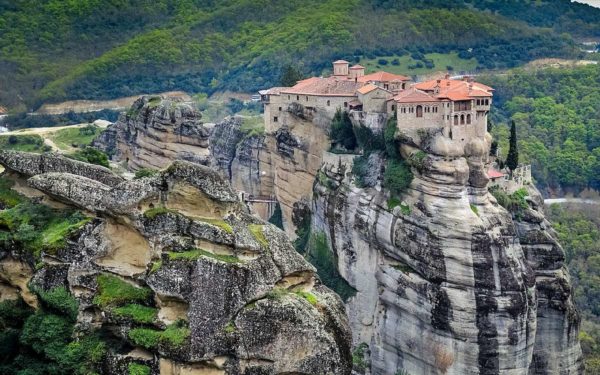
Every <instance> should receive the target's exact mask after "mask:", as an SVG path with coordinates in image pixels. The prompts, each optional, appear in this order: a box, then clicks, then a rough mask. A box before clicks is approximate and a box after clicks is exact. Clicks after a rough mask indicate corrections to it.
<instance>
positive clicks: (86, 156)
mask: <svg viewBox="0 0 600 375" xmlns="http://www.w3.org/2000/svg"><path fill="white" fill-rule="evenodd" d="M66 156H67V157H68V158H71V159H75V160H79V161H83V162H86V163H90V164H96V165H100V166H102V167H106V168H110V164H109V163H108V155H106V154H105V153H104V152H102V151H99V150H96V149H95V148H92V147H86V148H84V149H83V150H79V151H77V152H75V153H73V154H70V155H66Z"/></svg>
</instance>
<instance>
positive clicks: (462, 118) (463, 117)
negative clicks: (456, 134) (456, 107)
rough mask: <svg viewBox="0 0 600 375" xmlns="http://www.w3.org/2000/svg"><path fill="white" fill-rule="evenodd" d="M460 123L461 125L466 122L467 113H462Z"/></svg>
mask: <svg viewBox="0 0 600 375" xmlns="http://www.w3.org/2000/svg"><path fill="white" fill-rule="evenodd" d="M460 124H461V125H464V124H465V115H460Z"/></svg>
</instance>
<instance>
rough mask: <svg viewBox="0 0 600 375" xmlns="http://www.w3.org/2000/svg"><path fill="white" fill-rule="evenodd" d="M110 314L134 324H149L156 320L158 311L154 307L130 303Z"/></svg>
mask: <svg viewBox="0 0 600 375" xmlns="http://www.w3.org/2000/svg"><path fill="white" fill-rule="evenodd" d="M112 313H113V314H114V315H115V316H117V317H120V318H127V319H131V320H133V321H134V322H136V323H141V324H151V323H152V322H154V320H155V319H156V316H157V315H158V310H157V309H156V308H154V307H148V306H143V305H138V304H134V303H130V304H128V305H125V306H122V307H117V308H115V309H113V310H112Z"/></svg>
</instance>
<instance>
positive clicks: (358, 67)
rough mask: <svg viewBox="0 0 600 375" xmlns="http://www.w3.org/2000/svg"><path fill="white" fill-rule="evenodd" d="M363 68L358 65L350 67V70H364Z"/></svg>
mask: <svg viewBox="0 0 600 375" xmlns="http://www.w3.org/2000/svg"><path fill="white" fill-rule="evenodd" d="M364 68H365V67H364V66H362V65H358V64H356V65H353V66H351V67H350V69H364Z"/></svg>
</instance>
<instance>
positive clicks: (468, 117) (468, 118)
mask: <svg viewBox="0 0 600 375" xmlns="http://www.w3.org/2000/svg"><path fill="white" fill-rule="evenodd" d="M470 123H471V115H470V114H467V125H468V124H470Z"/></svg>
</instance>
